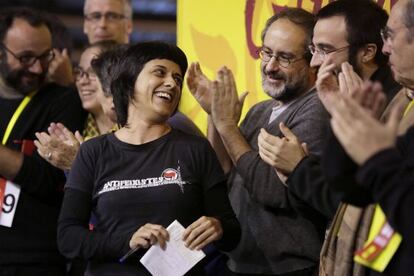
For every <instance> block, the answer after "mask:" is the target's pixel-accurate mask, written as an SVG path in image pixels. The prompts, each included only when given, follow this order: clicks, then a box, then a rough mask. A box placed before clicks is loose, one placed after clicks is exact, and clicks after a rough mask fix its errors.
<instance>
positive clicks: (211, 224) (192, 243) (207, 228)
mask: <svg viewBox="0 0 414 276" xmlns="http://www.w3.org/2000/svg"><path fill="white" fill-rule="evenodd" d="M222 236H223V229H222V227H221V223H220V221H219V220H218V219H216V218H213V217H206V216H202V217H201V218H199V219H198V220H196V221H195V222H193V223H192V224H191V225H190V226H188V227H187V228H186V229H185V231H184V233H183V237H182V239H183V241H184V243H185V245H186V246H187V247H188V248H189V249H191V250H200V249H202V248H203V247H204V246H206V245H208V244H209V243H211V242H213V241H217V240H219V239H221V237H222ZM168 240H169V234H168V231H167V230H166V229H165V228H164V227H163V226H161V225H158V224H151V223H147V224H145V225H144V226H142V227H140V228H139V229H138V230H137V231H136V232H135V233H134V234H133V235H132V238H131V240H130V241H129V247H130V248H131V249H137V248H148V247H150V246H151V245H154V244H157V243H158V244H159V245H160V246H161V248H165V245H166V242H167V241H168Z"/></svg>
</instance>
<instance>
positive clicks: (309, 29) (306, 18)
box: [262, 8, 316, 62]
mask: <svg viewBox="0 0 414 276" xmlns="http://www.w3.org/2000/svg"><path fill="white" fill-rule="evenodd" d="M279 19H288V20H289V21H291V22H292V23H294V24H296V25H298V26H299V27H301V28H302V29H303V30H304V31H305V33H306V38H305V41H304V45H303V46H304V50H305V58H306V60H307V61H308V62H310V60H311V58H312V55H311V53H310V51H309V48H308V46H309V45H310V43H311V42H312V34H313V27H315V23H316V19H315V16H314V15H313V14H311V13H310V12H307V11H305V10H304V9H301V8H286V9H284V10H282V11H281V12H279V13H278V14H275V15H273V16H272V17H270V18H269V19H268V20H267V21H266V25H265V27H264V29H263V31H262V42H263V41H264V38H265V36H266V33H267V30H268V29H269V27H270V25H272V24H273V23H274V22H276V21H277V20H279Z"/></svg>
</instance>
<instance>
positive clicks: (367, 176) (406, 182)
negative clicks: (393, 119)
mask: <svg viewBox="0 0 414 276" xmlns="http://www.w3.org/2000/svg"><path fill="white" fill-rule="evenodd" d="M413 154H414V129H411V130H410V131H409V133H407V135H405V136H404V137H403V138H402V139H400V140H399V142H398V143H397V148H392V149H387V150H383V151H381V152H379V153H377V154H375V155H374V156H372V157H371V158H370V159H369V160H368V161H367V162H365V164H363V165H362V166H361V168H360V170H359V171H358V181H359V182H360V183H362V185H364V187H366V188H367V189H369V190H370V191H371V194H372V197H373V198H374V200H375V201H376V202H379V204H380V206H381V208H382V209H383V211H384V213H385V215H386V217H387V219H388V221H389V222H390V224H391V225H392V227H393V228H394V229H395V230H397V231H398V232H399V233H401V235H402V236H403V239H404V241H406V242H408V243H409V246H414V236H413V234H412V233H413V232H414V222H413V214H412V212H413V210H414V157H413V156H414V155H413Z"/></svg>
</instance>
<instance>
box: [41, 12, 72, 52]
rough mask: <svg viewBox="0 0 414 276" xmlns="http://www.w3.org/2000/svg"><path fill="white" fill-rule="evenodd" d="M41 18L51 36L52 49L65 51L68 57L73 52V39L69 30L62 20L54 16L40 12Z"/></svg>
mask: <svg viewBox="0 0 414 276" xmlns="http://www.w3.org/2000/svg"><path fill="white" fill-rule="evenodd" d="M42 17H43V18H44V20H45V21H46V23H47V26H48V27H49V30H50V32H51V34H52V47H53V48H55V49H58V50H59V51H62V50H63V49H66V50H67V51H68V54H69V55H70V54H71V53H72V50H73V38H72V34H71V33H70V31H69V29H68V28H67V27H66V25H65V24H64V23H63V22H62V20H60V19H59V17H57V16H56V15H54V14H51V13H48V12H45V11H42Z"/></svg>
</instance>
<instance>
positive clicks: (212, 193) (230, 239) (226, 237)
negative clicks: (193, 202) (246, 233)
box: [204, 182, 241, 251]
mask: <svg viewBox="0 0 414 276" xmlns="http://www.w3.org/2000/svg"><path fill="white" fill-rule="evenodd" d="M204 200H205V209H206V213H207V215H208V216H212V217H215V218H217V219H218V220H220V222H221V227H222V228H223V237H222V238H221V239H220V240H219V241H218V242H217V243H216V245H217V247H218V249H220V250H223V251H230V250H232V249H233V248H235V247H236V246H237V244H238V243H239V240H240V235H241V230H240V224H239V221H238V220H237V218H236V215H235V214H234V212H233V209H232V207H231V205H230V201H229V198H228V196H227V186H226V182H222V183H219V184H216V185H214V186H213V187H212V188H211V189H209V190H208V191H206V193H205V195H204Z"/></svg>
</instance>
